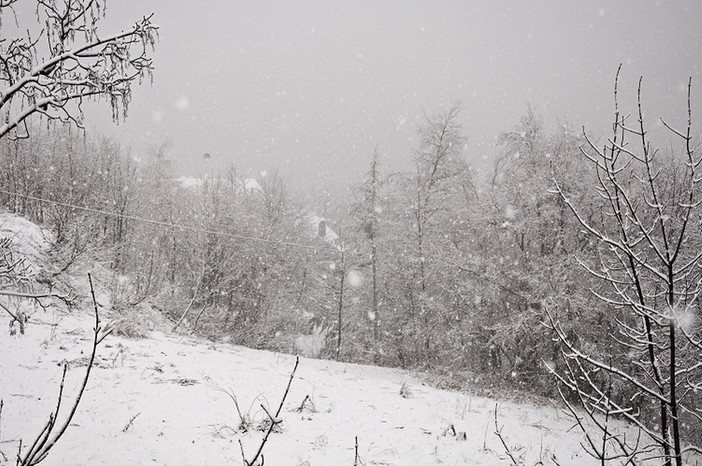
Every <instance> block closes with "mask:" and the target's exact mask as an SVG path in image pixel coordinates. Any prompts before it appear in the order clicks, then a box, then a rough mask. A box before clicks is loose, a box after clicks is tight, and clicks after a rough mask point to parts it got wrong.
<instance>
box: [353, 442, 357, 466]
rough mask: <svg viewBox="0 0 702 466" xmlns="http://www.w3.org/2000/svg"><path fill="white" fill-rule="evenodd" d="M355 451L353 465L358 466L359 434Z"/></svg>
mask: <svg viewBox="0 0 702 466" xmlns="http://www.w3.org/2000/svg"><path fill="white" fill-rule="evenodd" d="M354 451H355V455H354V458H353V466H358V435H357V436H356V448H355V450H354Z"/></svg>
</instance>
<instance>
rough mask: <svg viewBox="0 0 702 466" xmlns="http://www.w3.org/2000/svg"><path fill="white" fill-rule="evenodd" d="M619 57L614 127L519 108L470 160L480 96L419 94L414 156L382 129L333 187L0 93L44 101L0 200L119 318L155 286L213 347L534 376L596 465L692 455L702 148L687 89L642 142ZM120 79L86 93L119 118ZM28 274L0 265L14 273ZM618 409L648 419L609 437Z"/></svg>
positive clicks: (447, 377)
mask: <svg viewBox="0 0 702 466" xmlns="http://www.w3.org/2000/svg"><path fill="white" fill-rule="evenodd" d="M0 4H1V3H0ZM138 27H139V26H137V28H138ZM143 27H144V28H146V29H145V30H148V28H149V25H148V24H147V23H145V24H144V25H143ZM137 30H138V29H137ZM57 34H59V35H58V36H57V37H58V39H56V40H67V39H66V37H63V36H61V33H57ZM140 34H141V33H140ZM144 37H147V36H142V39H140V40H147V41H149V40H151V39H148V38H147V39H144ZM3 47H4V48H2V49H0V52H2V53H3V54H7V53H8V51H9V52H11V51H12V49H11V48H7V47H5V46H4V45H3ZM86 56H87V55H86ZM76 60H78V59H76ZM18 63H19V62H18ZM81 66H82V65H81ZM118 66H123V65H118ZM131 66H136V67H137V71H138V72H140V71H143V69H142V68H140V67H143V68H144V69H147V68H148V66H147V62H145V61H132V62H131ZM86 69H88V68H86ZM5 70H6V71H1V72H0V83H2V84H3V86H4V85H5V84H9V85H10V88H11V87H12V86H13V85H14V83H15V81H13V78H12V76H11V75H12V73H11V72H10V71H11V68H9V67H6V68H5ZM42 73H44V76H47V75H48V74H50V73H55V71H54V68H50V69H44V70H43V71H42ZM53 76H55V78H54V79H55V81H54V83H56V82H60V80H61V79H62V78H60V77H57V76H58V75H53ZM618 76H619V72H617V77H616V78H613V83H612V84H613V101H612V103H611V107H612V108H613V109H614V111H613V113H612V115H611V123H612V134H609V135H607V136H606V137H595V136H592V135H590V134H589V133H588V130H587V128H584V129H583V128H578V127H574V126H570V125H568V124H562V125H559V126H558V127H557V128H556V129H553V130H547V129H546V128H547V125H545V124H544V123H543V121H544V118H545V116H542V115H540V114H539V113H538V112H537V111H535V110H533V109H532V108H527V110H526V111H525V112H524V114H523V115H522V116H521V118H520V120H519V124H518V125H517V126H516V127H514V128H502V129H499V130H497V131H496V132H497V133H498V134H499V136H498V139H497V144H496V146H495V148H494V153H493V154H491V158H490V161H489V163H488V164H487V167H486V168H484V169H481V170H476V169H474V168H473V167H472V166H471V164H469V163H468V158H467V154H466V153H465V147H466V138H467V137H468V135H469V132H470V128H464V127H462V125H461V123H460V116H461V115H462V112H469V111H472V109H468V108H464V107H463V106H462V105H461V104H460V103H456V104H454V105H452V106H449V107H446V108H434V109H426V110H427V114H426V117H425V121H424V123H423V124H422V125H421V126H420V127H419V128H417V131H416V142H415V146H414V149H413V150H412V151H411V153H408V154H407V156H406V160H407V166H408V167H411V168H409V169H407V170H405V171H398V172H390V171H387V170H386V169H385V168H384V164H383V147H377V148H376V149H375V151H373V152H370V153H368V154H367V161H365V163H366V165H367V171H366V175H365V177H364V178H363V179H358V180H357V182H356V183H355V184H354V185H353V186H352V187H350V188H349V189H348V190H346V191H345V193H344V195H342V196H340V197H338V198H334V199H330V198H329V196H324V195H320V193H306V192H301V191H300V190H299V189H298V188H295V187H293V185H294V183H291V180H289V179H287V178H286V177H285V176H283V175H281V174H280V173H279V172H278V171H276V170H275V167H272V169H271V170H269V171H268V172H267V173H265V174H262V175H260V176H257V177H256V179H255V180H254V181H252V179H251V178H247V176H246V175H245V174H244V173H242V172H240V171H238V169H237V167H236V166H234V165H232V166H231V167H230V168H229V170H227V171H226V172H217V173H208V174H206V175H205V176H204V177H198V178H190V179H188V178H184V177H179V173H178V171H177V169H176V167H175V166H174V162H173V160H172V159H171V158H170V156H169V144H168V142H163V143H162V144H160V145H157V146H154V147H152V150H151V151H150V152H149V153H148V154H145V155H143V156H142V155H141V154H139V155H135V154H134V153H132V152H131V151H130V149H128V148H125V147H123V146H122V145H120V143H118V142H117V141H115V140H114V139H111V138H109V137H106V136H102V135H100V134H97V133H95V132H88V131H85V130H82V129H80V128H79V126H82V125H80V124H78V125H76V121H75V120H74V118H73V117H72V116H71V117H67V116H69V115H70V114H69V113H68V111H67V110H65V107H64V106H63V105H64V104H65V101H68V100H70V99H72V98H73V97H71V96H69V97H65V101H60V98H59V99H58V100H57V98H56V96H57V95H58V96H61V95H62V94H61V92H63V91H55V90H51V89H50V90H49V91H47V92H49V94H48V95H49V97H47V98H48V99H49V100H47V101H45V102H39V101H38V100H37V98H36V97H35V96H30V94H29V93H26V94H24V95H23V96H19V97H14V98H15V104H12V98H13V96H12V94H6V93H5V94H2V96H3V102H2V105H3V107H2V108H3V111H5V110H6V111H7V112H8V114H12V113H13V112H15V110H16V108H20V107H22V106H23V105H24V106H26V105H30V106H31V105H33V107H31V108H33V109H34V110H33V112H30V113H34V114H35V116H37V118H36V119H35V120H26V121H25V118H22V119H21V120H17V121H15V124H14V126H13V125H9V124H8V125H6V127H3V131H4V132H3V133H2V135H1V136H2V137H1V138H0V206H2V209H4V210H5V211H7V212H10V213H13V214H17V215H20V216H23V217H25V218H27V219H29V220H32V221H34V222H36V223H38V224H40V225H43V226H46V227H47V228H49V229H50V230H51V231H52V232H53V233H54V243H53V249H52V257H53V260H54V261H55V262H56V264H58V265H57V268H58V270H59V271H62V272H63V271H66V270H69V269H70V268H71V267H72V266H73V265H74V264H75V263H76V261H78V260H80V259H81V258H83V259H85V258H88V259H89V260H90V261H95V262H99V263H100V264H102V265H103V266H104V267H106V268H107V269H108V270H109V271H110V273H111V276H112V281H111V282H110V283H109V288H110V290H111V294H112V296H113V297H115V299H114V301H113V303H112V309H111V310H110V312H111V313H112V316H113V318H114V321H115V326H116V329H115V332H116V333H118V334H119V333H121V334H124V335H128V336H131V337H135V336H144V335H145V334H146V331H147V329H146V325H145V323H144V322H143V321H142V316H141V314H140V309H141V308H140V305H143V304H148V305H150V306H152V307H153V308H155V309H158V310H159V311H160V312H162V313H163V314H164V315H165V316H167V317H168V319H169V320H170V322H171V323H172V329H171V330H172V331H174V332H175V331H179V332H188V333H191V334H194V335H198V336H200V337H204V338H207V339H209V340H211V341H212V342H215V343H216V342H230V343H233V344H236V345H243V346H247V347H250V348H257V349H266V350H271V351H276V352H283V353H294V352H298V353H302V354H303V355H305V356H311V357H320V358H327V359H334V360H338V361H344V362H354V363H363V364H373V365H381V366H390V367H400V368H403V369H410V370H415V371H419V372H422V373H425V374H428V376H429V378H430V379H431V380H432V381H433V383H434V384H436V386H439V387H443V388H452V389H458V390H461V389H469V388H470V389H471V390H473V391H476V390H477V391H478V392H480V393H483V394H489V395H494V396H498V395H499V394H500V393H503V392H504V391H506V390H519V391H527V392H531V393H534V394H537V395H542V396H546V397H550V398H557V399H561V400H562V403H564V406H565V407H566V408H567V409H568V410H570V411H571V412H572V413H573V415H574V418H575V419H577V420H578V422H577V423H578V425H579V428H581V429H582V430H583V432H584V434H585V435H586V438H587V439H588V442H589V444H588V445H587V446H586V448H590V449H591V450H592V451H593V454H594V455H595V456H597V455H600V458H601V459H602V461H603V463H602V464H604V461H605V459H607V460H610V459H612V458H624V459H629V460H630V463H631V464H638V461H639V459H640V458H642V457H646V456H647V455H653V456H655V457H660V458H662V461H663V462H664V463H665V464H674V463H673V461H675V464H682V458H683V455H684V454H685V453H686V452H691V451H692V452H694V451H697V452H699V451H700V450H699V446H700V445H702V435H701V433H702V409H701V407H702V403H701V401H702V362H701V361H702V321H701V318H702V317H701V316H700V307H699V304H698V298H699V295H700V291H702V252H701V251H702V229H701V225H702V223H700V222H701V221H702V210H701V209H702V207H701V204H702V189H701V188H702V186H701V184H700V183H701V180H702V178H701V177H700V163H701V161H702V158H701V157H702V155H701V153H700V151H699V141H697V140H696V139H695V137H694V136H693V135H692V132H691V127H692V112H693V109H691V108H690V105H689V104H688V108H682V109H680V112H681V114H683V115H684V116H685V121H687V126H686V127H682V128H680V127H673V126H670V125H668V123H667V122H666V121H662V124H663V125H664V126H665V127H666V131H667V132H666V136H665V138H664V139H663V140H652V138H651V136H650V135H649V128H650V127H651V126H652V125H657V124H658V122H659V120H658V119H654V118H653V117H649V116H646V115H645V111H644V109H645V105H646V99H645V95H646V93H647V92H649V91H650V92H653V90H652V89H650V87H651V86H649V85H647V83H646V80H645V77H644V78H642V80H641V81H640V82H639V88H638V90H635V91H634V92H638V94H637V95H638V100H637V105H636V106H635V107H634V108H620V104H619V101H618V99H619V97H618V93H621V92H622V90H619V89H617V85H618ZM117 84H118V83H117ZM110 85H112V86H114V85H116V84H115V83H114V82H113V83H112V84H110ZM110 85H108V84H106V83H102V84H100V85H99V86H98V85H96V87H95V89H103V90H100V91H96V92H103V93H104V92H106V91H104V89H113V91H110V92H113V94H112V95H111V96H108V97H110V98H111V99H112V100H111V101H110V103H111V105H112V106H113V111H114V112H117V113H116V115H115V116H116V117H117V118H119V116H120V112H121V111H122V110H123V108H122V106H123V105H125V104H126V101H125V102H121V101H120V100H119V99H118V98H119V97H124V96H125V95H126V94H125V93H124V92H122V91H119V92H117V91H114V89H115V88H114V87H110ZM100 86H103V87H100ZM48 88H50V86H49V85H48V84H47V89H48ZM88 88H89V89H90V87H88ZM71 89H72V90H75V91H76V92H77V95H81V93H85V89H78V88H75V87H74V88H71ZM71 89H69V90H68V91H66V92H69V91H71ZM693 91H694V89H693V86H692V81H690V84H689V86H688V89H687V92H688V95H690V93H692V92H693ZM51 92H54V94H51ZM91 92H92V91H91ZM625 92H631V90H630V89H627V90H626V91H625ZM61 98H64V97H61ZM17 99H25V100H24V101H23V102H24V103H23V104H22V105H19V104H17ZM52 99H53V100H52ZM6 100H7V102H9V104H8V106H7V107H5V106H4V105H5V103H6ZM689 102H690V99H689V98H688V103H689ZM12 105H15V107H13V106H12ZM47 106H49V107H50V108H49V110H46V108H47ZM52 106H53V111H54V113H52V109H51V107H52ZM23 108H25V107H23ZM64 111H65V114H64V113H62V112H64ZM7 121H10V122H12V121H13V120H12V119H8V120H7ZM659 147H660V148H659ZM205 163H206V160H204V159H203V164H205ZM187 181H189V182H187ZM10 247H11V246H10V245H9V243H2V242H0V248H2V250H3V252H4V257H6V258H7V257H10V256H11V254H10ZM6 262H7V261H6ZM0 265H2V261H0ZM46 280H47V281H48V282H50V278H47V279H46ZM20 281H21V280H19V279H18V278H17V276H16V275H14V272H13V271H12V267H10V266H9V264H5V269H2V268H0V286H1V287H2V290H4V291H7V290H11V289H14V288H13V287H14V286H15V285H17V284H18V283H19V282H20ZM42 284H43V282H38V283H35V284H34V285H33V286H37V287H41V285H42ZM0 294H3V293H0ZM614 418H616V419H623V420H626V421H627V422H629V423H630V424H631V425H633V426H635V427H636V428H637V429H638V431H639V433H640V437H639V438H621V437H619V436H617V435H610V432H609V430H608V422H610V421H609V420H610V419H614ZM582 419H586V420H587V422H585V421H584V420H583V421H581V420H582ZM593 425H594V426H595V427H594V429H593ZM603 439H604V440H603ZM598 442H601V443H602V444H603V445H606V447H604V446H601V445H600V443H598ZM651 452H655V453H651ZM608 455H609V456H608ZM611 455H614V456H611Z"/></svg>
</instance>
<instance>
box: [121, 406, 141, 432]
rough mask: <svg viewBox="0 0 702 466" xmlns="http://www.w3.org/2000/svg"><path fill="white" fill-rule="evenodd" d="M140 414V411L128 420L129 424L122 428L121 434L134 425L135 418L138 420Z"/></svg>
mask: <svg viewBox="0 0 702 466" xmlns="http://www.w3.org/2000/svg"><path fill="white" fill-rule="evenodd" d="M140 414H141V411H139V412H138V413H136V414H135V415H134V416H132V417H131V419H129V422H127V425H126V426H124V428H122V432H126V431H128V430H129V429H130V428H131V427H132V426H133V425H134V420H135V419H136V418H138V417H139V415H140Z"/></svg>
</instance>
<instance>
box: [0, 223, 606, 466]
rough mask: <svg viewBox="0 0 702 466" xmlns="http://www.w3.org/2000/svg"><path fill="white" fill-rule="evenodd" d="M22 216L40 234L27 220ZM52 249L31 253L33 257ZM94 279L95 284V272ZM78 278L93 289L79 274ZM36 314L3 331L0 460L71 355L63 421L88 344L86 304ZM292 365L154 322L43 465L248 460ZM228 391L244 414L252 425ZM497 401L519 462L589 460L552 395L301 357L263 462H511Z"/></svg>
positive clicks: (30, 435) (109, 362) (109, 354)
mask: <svg viewBox="0 0 702 466" xmlns="http://www.w3.org/2000/svg"><path fill="white" fill-rule="evenodd" d="M10 223H12V222H9V221H6V222H5V224H6V225H7V224H10ZM15 225H21V226H22V228H23V230H24V231H25V233H24V235H26V237H28V238H33V239H34V240H35V241H36V242H37V243H38V244H40V243H41V238H42V236H41V234H40V233H39V230H38V229H36V230H32V228H31V224H29V222H26V223H25V222H20V221H17V222H15ZM34 228H36V227H34ZM5 233H6V232H5ZM18 237H19V235H18ZM44 249H45V248H43V247H42V246H41V245H39V246H37V245H35V246H33V247H32V248H31V251H30V252H31V253H32V254H33V255H34V259H35V260H36V259H40V258H39V256H40V255H41V254H42V251H44ZM94 279H95V281H96V284H97V286H98V288H99V289H100V281H101V277H100V276H99V275H96V276H95V277H94ZM76 286H77V287H81V286H82V287H83V288H85V289H83V290H82V292H83V293H84V294H85V295H87V294H88V291H89V290H88V288H87V284H86V282H85V280H78V281H77V285H76ZM103 289H104V288H103ZM78 291H81V290H78ZM108 299H109V296H101V297H100V299H99V302H107V301H108ZM106 307H107V306H104V308H103V309H102V311H101V312H103V314H104V315H103V316H102V318H103V320H105V321H106V320H108V319H109V318H110V317H111V316H109V315H108V313H107V310H106V309H105V308H106ZM30 314H32V316H31V318H30V321H29V324H28V326H27V329H26V333H25V334H24V335H14V336H11V335H9V333H8V332H7V331H2V332H0V349H1V351H2V358H0V397H1V398H2V399H3V401H4V406H3V408H2V413H1V419H0V423H1V424H0V427H1V429H0V452H2V455H0V463H7V464H14V461H13V458H14V455H15V454H16V452H17V448H18V445H19V443H18V442H19V440H20V439H21V440H22V441H23V444H24V445H25V446H26V444H27V442H32V441H33V440H34V438H35V436H36V435H37V433H38V432H39V431H40V430H41V429H42V427H43V426H44V425H45V423H46V421H47V419H48V416H49V413H50V412H52V411H53V410H54V408H55V406H56V400H57V396H58V390H59V381H60V378H61V364H62V362H63V361H68V363H69V371H68V376H67V382H66V387H65V390H64V396H65V399H64V402H63V408H62V411H61V414H60V415H59V418H60V419H63V418H64V416H66V412H67V411H68V409H69V407H70V405H71V402H72V400H73V398H74V397H75V393H76V391H77V387H78V385H79V384H80V382H81V380H82V377H83V374H84V371H85V366H86V364H87V356H88V355H89V353H90V349H91V341H92V325H93V317H92V316H91V311H90V308H89V306H86V308H84V309H77V310H73V311H72V312H71V313H68V312H67V311H66V310H65V309H62V308H57V307H51V308H49V309H48V310H46V311H44V310H41V309H37V310H34V311H33V313H30ZM3 319H6V316H3ZM294 366H295V357H294V356H292V355H287V354H278V353H272V352H265V351H256V350H251V349H247V348H242V347H236V346H232V345H228V344H216V345H213V344H211V343H209V342H207V341H202V340H198V339H194V338H191V337H184V336H179V335H168V334H164V333H160V332H157V331H154V332H151V333H150V336H149V337H148V338H145V339H139V340H131V339H126V338H122V337H118V336H109V337H108V338H107V339H106V340H105V341H104V342H103V344H102V345H101V346H100V347H99V349H98V357H97V359H96V363H95V366H94V369H93V372H92V375H91V378H90V381H89V384H88V387H87V390H86V392H85V394H84V396H83V399H82V402H81V404H80V406H79V407H78V411H77V413H76V416H75V418H74V419H73V422H72V424H71V425H70V427H69V428H68V430H67V432H66V434H65V436H64V437H63V438H61V439H60V441H59V442H58V444H57V445H56V447H55V448H54V449H53V450H52V451H51V453H50V455H49V456H48V458H47V460H46V461H45V463H43V464H47V465H100V464H104V465H144V464H158V465H220V464H222V465H223V464H242V450H241V447H240V444H239V442H241V445H242V446H243V452H244V455H245V456H246V458H247V459H249V460H250V459H251V458H252V457H253V456H254V454H255V452H256V450H257V449H258V446H259V445H260V443H261V440H262V438H263V435H264V434H263V432H262V431H261V428H262V423H263V422H264V421H265V420H266V419H267V418H268V417H267V415H266V414H265V412H264V411H263V409H262V408H261V405H263V406H265V407H266V408H268V409H269V411H272V412H274V411H275V409H277V407H278V405H279V402H280V399H281V397H282V396H283V393H284V392H285V388H286V385H287V383H288V380H289V378H290V374H291V371H292V370H293V367H294ZM234 398H235V399H236V400H238V404H239V407H240V409H241V411H242V416H243V417H244V418H248V419H249V420H250V422H249V423H248V429H246V430H244V429H240V428H239V426H240V424H241V420H240V417H239V414H238V413H237V409H236V406H235V403H234V401H233V399H234ZM496 407H497V409H498V411H497V412H498V415H499V418H498V423H499V426H500V428H501V432H502V437H503V439H504V440H505V442H506V443H507V445H508V446H509V447H510V449H512V451H513V454H514V456H515V457H516V458H523V460H524V464H529V465H533V464H561V465H566V464H567V465H577V464H593V460H592V459H591V458H590V457H588V456H587V455H586V454H585V453H584V452H583V451H582V449H581V447H580V445H579V443H580V442H581V440H582V439H581V436H580V433H579V431H578V430H577V429H576V428H573V422H572V420H570V419H569V418H568V417H567V416H566V415H565V414H564V413H563V411H562V410H561V409H560V408H559V407H557V405H556V404H555V403H553V404H551V403H544V404H542V405H535V404H526V403H515V402H509V401H501V402H498V401H497V400H494V399H489V398H481V397H474V396H470V395H467V394H465V393H459V392H454V391H447V390H439V389H435V388H432V387H430V386H427V385H426V384H424V383H422V382H421V381H420V380H419V379H417V378H415V377H414V376H413V375H411V374H410V373H408V372H405V371H401V370H396V369H388V368H379V367H371V366H361V365H354V364H342V363H336V362H332V361H326V360H316V359H304V358H303V359H301V360H300V363H299V367H298V369H297V372H296V374H295V377H294V379H293V381H292V386H291V389H290V392H289V393H288V395H287V400H286V402H285V405H284V406H283V409H282V411H281V415H280V417H281V418H282V420H283V423H282V424H281V427H282V428H281V430H280V431H279V432H274V433H273V434H271V436H270V438H269V439H268V443H267V444H266V446H265V449H264V455H265V464H267V465H283V466H284V465H373V464H376V465H415V466H416V465H425V464H450V465H457V464H472V465H495V464H509V461H508V459H507V457H506V455H505V449H504V447H503V446H502V444H501V442H500V439H499V438H498V436H497V435H496V434H495V430H496V429H495V409H496ZM59 422H61V421H59ZM264 427H265V426H264Z"/></svg>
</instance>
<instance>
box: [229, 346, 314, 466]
mask: <svg viewBox="0 0 702 466" xmlns="http://www.w3.org/2000/svg"><path fill="white" fill-rule="evenodd" d="M298 364H300V357H299V356H297V357H295V367H293V370H292V373H291V374H290V379H289V380H288V386H287V387H286V388H285V393H283V398H281V400H280V404H279V405H278V410H277V411H276V412H275V416H271V414H270V413H269V412H268V410H267V409H266V407H265V406H263V405H261V408H263V410H264V411H265V412H266V415H268V418H269V419H270V421H271V425H270V426H269V427H268V430H267V431H266V434H265V435H264V436H263V439H262V440H261V444H260V445H259V446H258V451H257V452H256V454H255V455H254V457H253V458H252V459H251V461H248V460H247V459H246V456H245V455H244V447H243V445H242V443H241V440H240V441H239V446H240V447H241V457H242V459H243V460H244V466H254V465H256V466H258V465H259V464H260V465H261V466H263V463H264V458H263V447H265V446H266V442H267V441H268V437H269V436H270V435H271V432H273V429H274V428H275V426H277V425H278V424H280V423H281V422H283V420H282V419H280V418H279V417H278V416H280V412H281V411H282V410H283V405H284V404H285V399H286V398H287V396H288V392H289V391H290V386H291V385H292V381H293V378H295V372H296V371H297V366H298ZM259 457H260V458H261V462H260V463H256V461H257V460H258V458H259Z"/></svg>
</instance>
